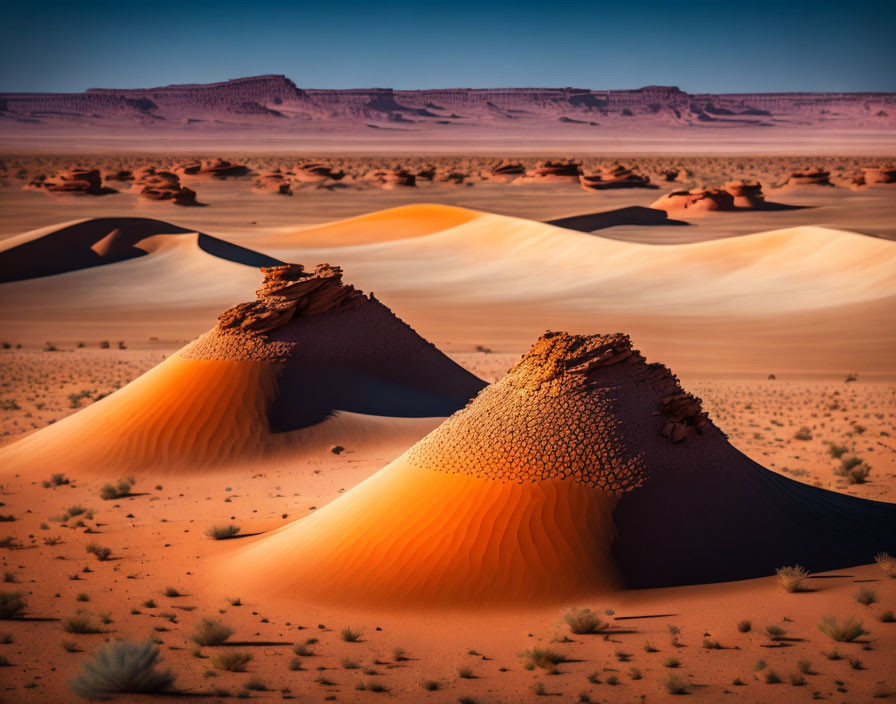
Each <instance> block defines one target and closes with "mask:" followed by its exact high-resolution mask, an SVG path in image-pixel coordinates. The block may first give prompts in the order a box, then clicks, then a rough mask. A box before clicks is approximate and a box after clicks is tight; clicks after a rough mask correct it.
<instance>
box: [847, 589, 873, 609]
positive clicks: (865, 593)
mask: <svg viewBox="0 0 896 704" xmlns="http://www.w3.org/2000/svg"><path fill="white" fill-rule="evenodd" d="M853 598H854V599H855V600H856V601H857V602H859V603H860V604H863V605H865V606H871V604H873V603H874V602H876V601H877V592H876V591H874V590H873V589H869V588H868V587H862V588H861V589H859V591H857V592H856V593H855V594H854V595H853Z"/></svg>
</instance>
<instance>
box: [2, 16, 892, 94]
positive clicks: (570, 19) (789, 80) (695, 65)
mask: <svg viewBox="0 0 896 704" xmlns="http://www.w3.org/2000/svg"><path fill="white" fill-rule="evenodd" d="M4 8H5V9H4V12H3V22H2V27H0V90H2V91H80V90H85V89H87V88H90V87H110V88H115V87H122V88H124V87H128V88H136V87H150V86H156V85H165V84H169V83H204V82H212V81H220V80H226V79H228V78H236V77H240V76H249V75H256V74H262V73H282V74H286V75H287V76H289V77H290V78H292V79H293V80H294V81H295V82H296V83H297V84H298V85H299V86H300V87H306V88H353V87H365V88H366V87H375V86H377V87H393V88H441V87H474V88H482V87H508V86H551V87H559V86H575V87H580V88H601V89H602V88H636V87H640V86H643V85H649V84H661V85H678V86H680V87H681V88H682V89H684V90H687V91H691V92H701V91H706V92H740V91H790V90H804V91H865V90H870V91H874V90H877V91H896V41H894V37H896V1H894V0H890V1H889V2H878V1H871V2H855V3H848V2H825V1H820V2H790V3H788V2H777V3H772V2H765V1H764V0H752V1H751V0H747V1H745V2H731V1H730V0H716V1H715V2H704V1H703V0H690V1H689V2H655V1H651V0H641V1H640V2H616V3H604V2H599V1H598V0H593V1H592V2H587V3H579V2H562V1H558V0H541V1H540V2H529V1H528V0H518V1H517V2H504V1H500V2H492V3H484V2H480V3H475V2H467V1H466V0H461V1H459V2H450V3H449V2H431V1H428V0H418V2H397V1H390V0H383V1H378V0H373V1H371V2H355V1H354V0H343V1H342V2H327V3H322V2H311V3H307V2H306V3H301V2H282V1H273V0H270V1H265V0H259V1H257V2H227V1H226V0H219V1H218V2H207V1H206V0H182V1H181V2H176V3H175V2H168V1H167V0H150V1H149V2H145V1H141V2H129V1H128V0H120V1H119V2H115V3H112V2H105V0H97V1H91V0H85V1H82V2H79V1H67V2H57V1H56V0H47V1H44V2H39V3H38V2H27V3H26V2H16V3H13V2H10V1H9V0H7V2H5V3H4Z"/></svg>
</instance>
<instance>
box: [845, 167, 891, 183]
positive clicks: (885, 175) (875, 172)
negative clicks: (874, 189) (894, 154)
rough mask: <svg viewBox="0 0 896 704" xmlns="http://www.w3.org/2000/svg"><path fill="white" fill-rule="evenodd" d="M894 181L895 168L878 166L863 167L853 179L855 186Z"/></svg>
mask: <svg viewBox="0 0 896 704" xmlns="http://www.w3.org/2000/svg"><path fill="white" fill-rule="evenodd" d="M889 183H896V168H891V167H886V166H878V167H872V168H867V169H863V170H862V173H860V174H857V175H856V177H855V178H854V179H853V184H855V185H856V186H877V185H881V184H889Z"/></svg>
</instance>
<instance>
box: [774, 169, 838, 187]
mask: <svg viewBox="0 0 896 704" xmlns="http://www.w3.org/2000/svg"><path fill="white" fill-rule="evenodd" d="M784 185H786V186H833V185H834V184H833V183H831V172H830V171H825V170H824V169H820V168H815V169H804V170H802V171H794V172H792V173H791V174H790V176H789V177H788V178H787V181H786V182H785V184H784Z"/></svg>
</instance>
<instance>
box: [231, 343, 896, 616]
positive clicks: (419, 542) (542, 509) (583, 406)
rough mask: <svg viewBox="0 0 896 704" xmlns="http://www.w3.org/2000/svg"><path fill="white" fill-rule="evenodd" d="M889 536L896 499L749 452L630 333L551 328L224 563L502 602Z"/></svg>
mask: <svg viewBox="0 0 896 704" xmlns="http://www.w3.org/2000/svg"><path fill="white" fill-rule="evenodd" d="M757 523H758V524H760V525H757ZM894 535H896V507H894V506H892V505H889V504H882V503H878V502H873V501H866V500H861V499H855V498H852V497H847V496H843V495H840V494H836V493H833V492H828V491H824V490H821V489H815V488H814V487H809V486H806V485H804V484H799V483H797V482H794V481H793V480H790V479H787V478H784V477H782V476H780V475H777V474H775V473H773V472H770V471H768V470H766V469H764V468H762V467H761V466H759V465H757V464H756V463H755V462H753V461H752V460H750V459H749V458H747V457H746V456H745V455H743V454H741V453H740V452H739V451H738V450H736V449H735V448H734V447H732V446H731V445H730V444H729V443H728V441H727V438H726V437H725V435H724V434H723V433H722V432H721V431H719V430H718V429H717V428H716V427H715V426H714V425H713V423H712V422H711V421H710V420H709V419H708V417H707V414H706V413H705V412H703V410H702V408H701V401H700V399H698V398H695V397H694V396H691V395H690V394H687V393H686V392H684V391H683V390H682V389H681V388H680V386H679V385H678V382H677V379H676V378H675V377H674V376H673V375H672V374H671V373H670V372H669V370H668V369H666V368H665V367H663V366H662V365H659V364H650V365H648V364H647V363H646V362H645V360H644V358H643V357H642V356H641V355H640V353H639V352H637V351H636V350H633V349H632V347H631V343H630V341H629V339H628V337H627V336H625V335H618V334H617V335H612V336H592V337H577V336H570V335H567V334H563V333H548V334H546V335H544V336H543V337H542V338H540V339H539V340H538V342H536V343H535V345H533V347H532V349H531V350H530V351H529V352H528V354H526V355H525V356H524V357H523V359H522V360H521V361H520V362H519V363H518V364H517V365H516V366H514V367H513V369H511V370H510V371H509V372H508V374H507V375H506V376H505V377H504V378H502V379H501V380H500V381H498V382H496V383H494V384H492V385H491V386H489V387H487V388H486V389H485V390H484V391H482V392H481V393H480V394H479V395H478V397H477V398H476V399H475V400H474V401H473V402H472V403H471V404H469V405H468V406H467V407H466V408H464V409H462V410H461V411H459V412H458V413H456V414H455V415H453V416H452V417H451V418H449V419H448V420H447V421H445V423H443V424H442V425H441V426H440V427H439V428H437V429H436V430H435V431H433V432H432V433H431V434H430V435H428V436H427V437H426V438H424V439H423V440H421V441H420V442H419V443H417V444H416V445H415V446H414V447H412V448H411V449H410V450H408V451H407V452H406V453H405V454H404V455H402V456H401V457H400V458H399V459H397V460H395V461H394V462H393V463H392V464H390V465H388V466H387V467H386V468H384V469H383V470H381V471H380V472H378V473H377V474H375V475H374V476H372V477H371V478H370V479H368V480H367V481H365V482H363V483H362V484H360V485H358V486H357V487H355V488H354V489H352V490H351V491H349V492H348V493H346V494H345V495H343V496H340V497H339V498H337V499H336V500H334V501H333V502H332V503H330V504H329V505H327V506H326V507H324V508H323V509H321V510H320V511H318V512H317V513H315V514H314V515H312V516H309V517H306V518H303V519H299V520H298V521H295V522H293V523H291V524H288V525H286V526H284V527H282V528H280V529H278V530H277V531H275V532H274V533H272V534H270V535H267V536H264V537H261V538H258V539H256V540H255V541H254V543H252V544H250V545H248V546H245V547H240V548H237V549H236V551H235V553H234V555H233V556H231V557H230V558H229V561H228V563H227V565H226V566H225V568H224V569H225V573H226V575H227V577H228V578H229V579H232V580H234V581H235V583H236V584H237V585H238V586H239V587H240V588H241V589H243V590H245V591H246V592H248V593H251V594H253V596H257V595H260V594H276V595H280V596H289V595H301V597H302V598H303V599H305V598H309V599H310V600H312V601H317V602H331V603H341V604H343V605H348V604H351V605H364V606H373V607H390V606H391V607H395V606H400V607H402V608H407V607H408V606H409V605H416V606H439V607H457V606H463V607H486V606H488V607H496V606H505V607H509V606H519V605H520V604H536V603H537V604H548V603H561V602H563V601H565V600H569V599H573V598H579V597H582V596H584V595H586V594H594V593H598V592H601V591H606V590H608V589H613V588H616V587H618V586H620V585H624V586H627V587H666V586H673V585H682V584H697V583H704V582H718V581H730V580H737V579H744V578H749V577H760V576H766V575H769V574H773V573H774V570H775V569H776V568H777V567H779V566H780V565H782V564H789V563H791V562H793V561H798V562H800V563H801V564H804V565H806V566H807V567H808V568H809V569H810V570H813V571H820V570H831V569H837V568H841V567H846V566H853V565H858V564H863V563H865V562H867V561H868V560H870V559H871V557H872V556H873V555H874V554H875V552H878V551H882V550H883V549H885V548H886V547H887V544H888V543H890V542H891V541H892V539H893V537H894ZM748 547H749V549H747V548H748ZM732 551H733V553H734V555H735V556H734V557H732Z"/></svg>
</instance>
